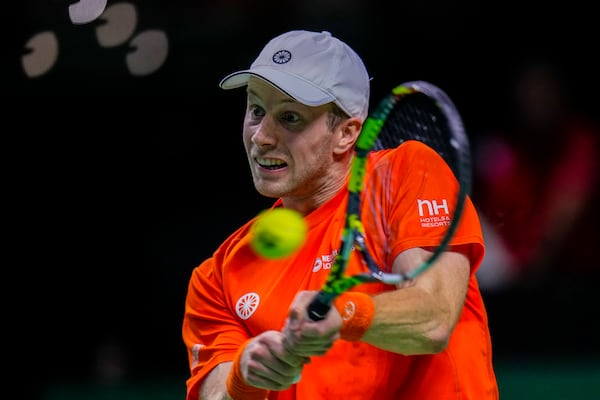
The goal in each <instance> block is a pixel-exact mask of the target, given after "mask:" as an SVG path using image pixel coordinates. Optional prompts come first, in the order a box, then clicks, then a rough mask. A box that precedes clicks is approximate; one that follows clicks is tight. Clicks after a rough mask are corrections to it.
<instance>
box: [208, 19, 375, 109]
mask: <svg viewBox="0 0 600 400" xmlns="http://www.w3.org/2000/svg"><path fill="white" fill-rule="evenodd" d="M251 75H254V76H257V77H259V78H262V79H264V80H265V81H267V82H268V83H270V84H271V85H273V86H275V87H276V88H278V89H279V90H281V91H282V92H284V93H285V94H287V95H288V96H290V97H292V98H293V99H295V100H296V101H298V102H300V103H302V104H305V105H308V106H320V105H323V104H326V103H331V102H335V103H336V104H337V105H338V106H339V107H340V108H341V109H342V110H343V111H344V112H345V113H346V114H348V115H349V116H351V117H360V118H361V119H363V120H364V119H365V118H366V117H367V114H368V109H369V89H370V88H369V74H368V73H367V69H366V68H365V65H364V63H363V62H362V60H361V58H360V57H359V56H358V54H356V52H355V51H354V50H353V49H352V48H350V47H349V46H348V45H347V44H346V43H344V42H342V41H341V40H339V39H337V38H335V37H333V36H331V33H329V32H326V31H323V32H309V31H304V30H294V31H289V32H287V33H284V34H282V35H279V36H277V37H275V38H274V39H271V41H270V42H269V43H267V45H266V46H265V47H264V48H263V50H262V51H261V52H260V54H259V55H258V58H257V59H256V60H255V61H254V62H253V63H252V65H251V66H250V69H246V70H243V71H238V72H234V73H232V74H229V75H227V76H226V77H225V78H223V80H221V82H220V83H219V86H220V87H221V88H223V89H234V88H238V87H241V86H245V85H247V84H248V79H249V78H250V76H251Z"/></svg>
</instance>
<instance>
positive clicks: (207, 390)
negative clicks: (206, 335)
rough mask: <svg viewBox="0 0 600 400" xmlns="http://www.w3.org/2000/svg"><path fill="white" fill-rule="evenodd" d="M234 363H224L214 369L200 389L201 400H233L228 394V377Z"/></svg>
mask: <svg viewBox="0 0 600 400" xmlns="http://www.w3.org/2000/svg"><path fill="white" fill-rule="evenodd" d="M232 364H233V362H231V361H229V362H224V363H221V364H219V365H217V366H216V367H215V368H213V370H212V371H210V373H209V374H208V375H207V376H206V379H205V380H204V382H203V383H202V386H201V387H200V400H231V398H230V397H229V395H228V394H227V387H226V385H225V382H227V377H228V376H229V372H230V370H231V366H232Z"/></svg>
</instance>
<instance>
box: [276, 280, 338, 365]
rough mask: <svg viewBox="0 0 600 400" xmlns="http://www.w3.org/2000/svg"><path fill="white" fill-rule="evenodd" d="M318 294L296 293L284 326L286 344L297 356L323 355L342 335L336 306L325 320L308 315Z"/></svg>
mask: <svg viewBox="0 0 600 400" xmlns="http://www.w3.org/2000/svg"><path fill="white" fill-rule="evenodd" d="M316 294H317V292H316V291H302V292H299V293H298V294H297V295H296V298H295V299H294V302H293V303H292V305H291V306H290V312H289V317H288V320H287V322H286V325H285V326H284V328H283V336H284V345H285V347H286V348H287V349H288V351H289V352H290V353H293V354H295V355H297V356H301V357H310V356H320V355H323V354H325V353H326V352H327V351H328V350H329V349H330V348H331V346H333V343H334V342H335V341H336V340H337V339H339V337H340V334H339V332H340V328H341V326H342V318H341V317H340V314H339V313H338V312H337V310H336V309H335V308H334V307H332V308H331V310H329V313H328V314H327V317H326V318H325V319H324V320H321V321H312V320H311V319H310V318H309V317H308V315H307V312H306V310H307V308H308V305H309V303H310V302H311V301H312V299H313V298H314V297H315V295H316Z"/></svg>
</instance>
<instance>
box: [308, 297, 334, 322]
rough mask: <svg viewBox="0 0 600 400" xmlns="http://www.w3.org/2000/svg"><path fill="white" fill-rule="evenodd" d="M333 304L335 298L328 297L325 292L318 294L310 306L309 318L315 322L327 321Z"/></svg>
mask: <svg viewBox="0 0 600 400" xmlns="http://www.w3.org/2000/svg"><path fill="white" fill-rule="evenodd" d="M332 302H333V297H332V296H331V295H327V294H326V293H324V292H319V294H317V296H316V297H315V298H314V299H313V301H312V302H311V303H310V304H309V305H308V310H307V312H308V317H309V318H310V319H311V320H313V321H321V320H323V319H325V317H326V316H327V313H328V312H329V309H330V308H331V304H332Z"/></svg>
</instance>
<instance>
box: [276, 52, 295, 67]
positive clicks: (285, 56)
mask: <svg viewBox="0 0 600 400" xmlns="http://www.w3.org/2000/svg"><path fill="white" fill-rule="evenodd" d="M291 59H292V53H290V52H289V51H287V50H279V51H278V52H277V53H275V54H273V62H274V63H275V64H285V63H286V62H288V61H290V60H291Z"/></svg>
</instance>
